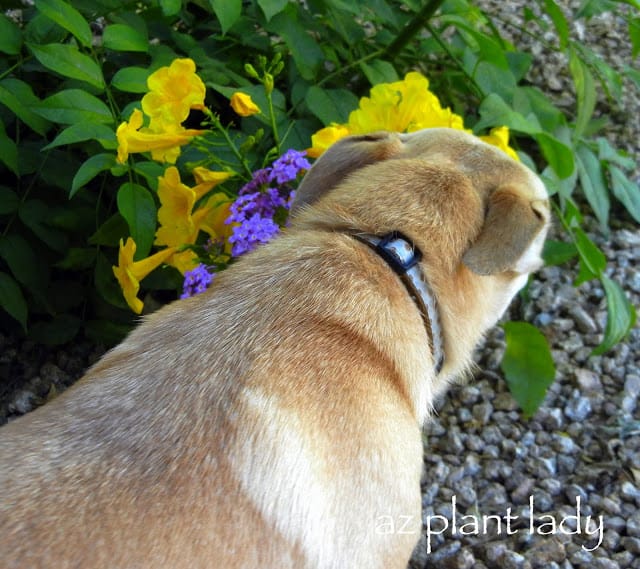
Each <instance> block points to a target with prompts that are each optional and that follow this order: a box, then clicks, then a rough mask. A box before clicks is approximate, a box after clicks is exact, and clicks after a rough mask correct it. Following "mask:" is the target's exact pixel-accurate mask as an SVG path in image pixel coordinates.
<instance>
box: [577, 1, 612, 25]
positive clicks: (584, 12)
mask: <svg viewBox="0 0 640 569" xmlns="http://www.w3.org/2000/svg"><path fill="white" fill-rule="evenodd" d="M616 8H617V2H615V1H613V0H584V1H583V2H582V5H581V6H580V8H579V9H578V11H577V12H576V15H575V19H576V20H578V19H580V18H586V19H589V18H593V16H597V15H598V14H602V13H604V12H613V11H615V10H616Z"/></svg>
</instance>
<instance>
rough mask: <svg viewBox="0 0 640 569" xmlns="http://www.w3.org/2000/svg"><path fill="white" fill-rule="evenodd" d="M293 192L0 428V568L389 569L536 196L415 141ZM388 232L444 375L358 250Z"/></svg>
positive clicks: (509, 176)
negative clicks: (445, 403)
mask: <svg viewBox="0 0 640 569" xmlns="http://www.w3.org/2000/svg"><path fill="white" fill-rule="evenodd" d="M447 153H448V154H447ZM298 195H299V197H298V198H297V200H298V202H297V203H296V209H297V210H299V211H298V212H297V213H296V214H295V215H294V217H293V220H292V224H291V227H290V229H288V230H287V231H286V232H285V233H284V234H283V235H282V236H281V237H279V238H277V239H276V240H274V241H273V242H272V243H270V244H268V245H266V246H264V247H262V248H260V249H258V250H257V251H254V252H252V253H250V254H248V255H247V256H246V257H244V258H242V259H241V260H240V261H239V262H238V263H236V264H235V265H234V266H233V267H232V268H230V269H229V270H227V271H225V272H223V273H221V274H220V275H218V277H217V278H216V280H215V281H214V284H213V287H212V288H211V290H209V291H207V292H205V293H203V294H202V295H199V296H197V297H195V298H192V299H187V300H185V301H180V302H176V303H174V304H171V305H169V306H167V307H165V308H163V309H161V310H160V311H158V312H157V313H154V314H152V315H151V316H149V317H148V318H147V319H146V320H145V322H144V323H143V324H142V325H141V326H139V327H138V328H137V329H136V330H135V331H134V332H133V333H132V334H131V335H130V336H129V337H128V338H127V340H125V342H123V343H122V344H121V345H120V346H118V347H117V348H115V349H114V350H113V351H111V352H110V353H108V354H107V355H106V356H105V357H104V358H103V359H102V360H101V361H100V362H99V363H98V364H96V365H95V366H94V367H93V368H92V369H91V370H90V371H89V372H88V374H87V376H86V377H85V378H84V379H82V380H81V381H80V382H79V383H78V384H77V385H75V386H74V387H72V388H71V389H69V390H68V392H66V393H64V394H63V395H61V396H60V397H59V398H58V399H56V400H54V401H52V402H51V403H49V404H47V405H46V406H44V407H43V408H42V409H39V410H37V411H35V412H34V413H32V414H31V415H28V416H26V417H23V418H21V419H18V420H16V421H15V422H13V423H12V424H10V425H8V426H7V427H4V428H3V429H2V430H1V431H0V461H1V462H0V558H1V559H2V564H3V567H8V568H11V569H37V568H47V569H49V568H55V569H66V568H83V569H84V568H90V569H107V568H109V569H124V568H126V569H130V568H154V569H155V568H158V567H166V568H171V569H194V568H195V569H198V568H203V569H204V568H207V569H208V568H210V567H224V568H225V569H235V568H245V567H246V568H250V567H251V568H253V567H264V568H266V569H267V568H268V569H276V568H277V569H286V568H289V567H291V568H294V567H295V568H296V569H299V568H309V569H311V568H313V569H350V568H353V569H355V568H361V567H367V568H370V569H374V568H380V569H382V568H384V569H392V568H393V569H404V567H405V565H406V563H407V560H408V558H409V556H410V553H411V550H412V548H413V545H414V544H415V542H416V541H417V539H418V537H419V531H420V528H421V511H420V485H419V478H420V472H421V466H422V441H421V433H420V428H421V424H422V422H423V420H424V419H425V417H427V416H428V413H429V410H430V405H431V403H432V402H433V398H434V396H435V394H436V393H438V392H441V391H443V390H444V389H445V388H446V386H447V384H448V382H449V381H450V380H451V379H452V378H453V377H456V376H457V375H459V373H460V372H462V371H464V370H465V369H467V367H468V365H469V362H470V361H471V352H472V349H473V347H474V345H475V343H476V342H477V341H478V340H479V338H480V337H481V336H482V334H483V332H484V331H485V330H486V329H487V328H488V327H489V326H491V325H493V324H494V323H495V321H496V320H497V318H499V316H500V315H501V314H502V312H503V311H504V309H505V308H506V306H507V304H508V302H509V301H510V299H511V298H512V296H513V294H515V292H516V291H517V290H518V288H519V286H521V285H522V284H523V283H524V282H525V281H526V278H527V273H528V272H530V271H531V270H533V269H535V268H536V267H537V266H538V264H539V262H540V259H539V254H540V250H541V247H542V241H543V239H544V236H545V234H546V229H547V226H548V219H549V211H548V203H547V202H546V198H545V194H544V188H543V186H542V184H541V183H540V182H539V180H538V179H537V178H536V177H535V176H534V175H533V174H532V173H531V172H529V171H528V170H526V169H525V168H524V167H523V166H520V165H518V164H517V163H515V162H513V161H511V160H509V159H507V158H506V157H505V156H504V155H502V154H500V153H499V151H497V150H495V149H492V148H491V147H488V146H487V145H483V144H481V143H479V142H478V141H477V140H476V139H474V138H473V137H471V136H470V135H466V134H463V133H454V132H452V131H448V130H445V129H433V131H423V132H421V133H415V134H412V135H402V136H397V135H390V134H379V135H376V136H370V137H369V136H367V137H359V138H354V139H348V140H345V141H344V142H341V143H338V144H337V145H335V146H334V147H333V148H332V149H330V150H329V151H328V152H327V155H326V157H323V158H321V159H320V160H319V161H318V162H317V163H316V165H314V167H313V168H312V170H311V171H310V173H309V174H308V176H307V178H305V182H303V185H302V187H301V188H300V191H299V194H298ZM309 204H311V205H309ZM392 230H399V231H400V232H402V233H403V234H405V235H407V236H409V238H410V239H411V240H412V242H413V243H414V245H415V247H417V248H419V249H420V250H421V251H422V252H423V253H424V255H423V258H422V260H421V262H420V264H421V266H422V268H423V270H424V272H425V273H426V275H427V276H428V279H429V284H430V286H431V288H432V290H433V291H434V296H435V297H436V299H437V306H438V311H439V314H440V320H441V328H442V343H443V346H444V347H443V350H444V353H445V355H446V357H445V360H444V367H443V368H442V370H439V368H438V366H437V365H436V360H435V356H434V353H433V352H432V349H431V345H430V334H429V331H428V330H427V328H426V326H425V321H424V319H423V316H422V314H421V312H420V310H419V309H418V308H417V305H416V303H415V302H414V300H413V298H412V297H411V295H410V294H408V292H407V289H406V288H405V286H404V284H403V283H402V281H401V280H400V279H399V278H398V275H396V273H395V272H394V271H393V270H392V269H391V268H390V267H389V265H388V264H387V262H386V261H385V260H384V259H383V258H382V257H380V256H379V255H378V254H377V253H376V252H374V251H373V250H372V249H371V248H370V247H369V246H368V245H366V244H365V243H363V242H361V241H360V240H358V239H356V237H357V236H358V234H359V233H365V234H379V233H386V232H389V231H392ZM431 335H433V330H431Z"/></svg>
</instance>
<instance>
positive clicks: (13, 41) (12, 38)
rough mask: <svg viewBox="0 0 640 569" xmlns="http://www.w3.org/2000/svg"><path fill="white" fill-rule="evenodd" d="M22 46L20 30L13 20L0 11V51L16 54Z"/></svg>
mask: <svg viewBox="0 0 640 569" xmlns="http://www.w3.org/2000/svg"><path fill="white" fill-rule="evenodd" d="M21 47H22V32H21V31H20V27H19V26H18V24H16V23H15V22H14V21H13V20H10V19H9V18H7V17H6V16H5V15H4V14H2V13H0V51H1V52H2V53H6V54H8V55H18V54H19V53H20V48H21Z"/></svg>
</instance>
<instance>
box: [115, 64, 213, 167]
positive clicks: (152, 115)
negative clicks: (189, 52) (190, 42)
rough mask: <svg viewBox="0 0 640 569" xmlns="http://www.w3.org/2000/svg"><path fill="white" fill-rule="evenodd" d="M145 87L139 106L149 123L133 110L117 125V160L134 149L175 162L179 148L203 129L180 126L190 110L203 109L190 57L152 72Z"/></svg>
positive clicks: (200, 84)
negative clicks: (145, 90)
mask: <svg viewBox="0 0 640 569" xmlns="http://www.w3.org/2000/svg"><path fill="white" fill-rule="evenodd" d="M147 86H148V87H149V92H148V93H147V94H146V95H145V96H144V97H143V98H142V102H141V105H142V111H144V114H145V115H146V116H147V117H148V119H149V124H148V125H147V126H143V123H144V116H143V113H142V111H140V109H135V110H134V111H133V113H132V115H131V117H130V119H129V122H124V123H122V124H121V125H120V126H119V127H118V130H117V131H116V137H117V139H118V162H120V163H124V162H126V161H127V159H128V157H129V154H131V153H134V152H151V157H152V158H153V159H154V160H158V161H160V162H168V163H170V164H174V163H175V161H176V159H177V158H178V156H179V155H180V147H181V146H184V145H185V144H187V143H188V142H190V141H191V139H192V138H193V137H194V136H198V135H200V134H202V133H203V132H204V131H202V130H196V129H187V128H184V127H183V126H182V123H183V122H184V121H185V120H187V117H188V116H189V112H190V110H191V109H200V110H202V109H204V96H205V86H204V83H203V82H202V79H200V77H198V75H197V74H196V66H195V63H194V62H193V60H191V59H175V60H174V61H173V62H172V63H171V65H170V66H168V67H161V68H160V69H158V70H157V71H155V72H154V73H152V74H151V75H150V76H149V77H148V79H147Z"/></svg>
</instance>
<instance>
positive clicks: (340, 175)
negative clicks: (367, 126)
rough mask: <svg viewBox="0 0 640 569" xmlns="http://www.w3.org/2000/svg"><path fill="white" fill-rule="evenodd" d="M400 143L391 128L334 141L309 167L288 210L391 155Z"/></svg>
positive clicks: (320, 195) (397, 149) (314, 199)
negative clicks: (352, 173) (389, 130)
mask: <svg viewBox="0 0 640 569" xmlns="http://www.w3.org/2000/svg"><path fill="white" fill-rule="evenodd" d="M401 147H402V142H401V141H400V137H399V136H398V135H397V134H395V133H391V132H374V133H372V134H365V135H362V136H349V137H347V138H343V139H342V140H339V141H338V142H336V143H335V144H334V145H333V146H331V148H329V150H327V151H326V152H325V153H324V154H323V155H322V156H321V157H320V158H319V159H318V160H317V162H316V163H315V164H314V165H313V166H312V167H311V170H309V171H308V172H307V174H306V176H305V177H304V179H303V180H302V183H301V184H300V186H299V187H298V189H297V190H296V196H295V199H294V200H293V204H292V205H291V213H292V214H295V212H296V211H297V210H298V209H299V208H300V207H302V206H303V205H307V204H312V203H314V202H316V201H317V200H318V199H320V198H321V197H322V196H323V195H324V194H327V193H328V192H330V191H331V190H332V189H333V188H335V187H336V186H337V185H338V184H339V183H340V182H342V181H343V180H344V179H345V178H346V177H347V176H348V175H349V174H350V173H351V172H354V171H356V170H358V169H360V168H362V167H364V166H368V165H369V164H374V163H375V162H379V161H380V160H385V159H387V158H390V157H391V156H393V155H394V154H397V153H398V152H399V151H400V149H401Z"/></svg>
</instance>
